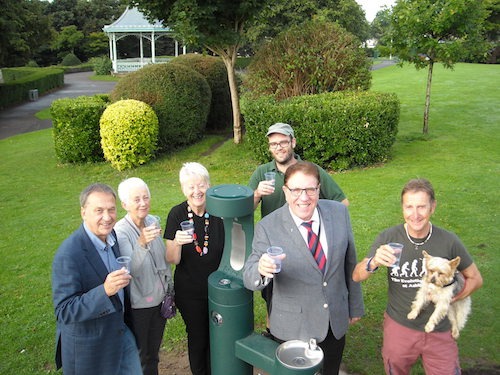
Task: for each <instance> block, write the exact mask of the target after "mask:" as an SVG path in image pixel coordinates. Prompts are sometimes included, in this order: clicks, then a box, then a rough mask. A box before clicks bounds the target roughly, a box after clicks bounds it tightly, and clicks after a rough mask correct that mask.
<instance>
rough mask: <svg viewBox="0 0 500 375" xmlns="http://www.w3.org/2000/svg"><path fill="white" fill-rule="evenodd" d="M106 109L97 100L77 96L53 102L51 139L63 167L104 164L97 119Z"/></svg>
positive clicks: (96, 98)
mask: <svg viewBox="0 0 500 375" xmlns="http://www.w3.org/2000/svg"><path fill="white" fill-rule="evenodd" d="M105 108H106V102H105V101H104V100H102V99H101V98H100V97H91V96H80V97H78V98H64V99H57V100H54V101H53V102H52V105H51V107H50V114H51V117H52V125H53V130H52V135H53V137H54V148H55V152H56V156H57V158H58V159H59V161H60V162H62V163H83V162H96V161H102V160H103V152H102V149H101V136H100V135H99V119H100V118H101V115H102V113H103V112H104V110H105Z"/></svg>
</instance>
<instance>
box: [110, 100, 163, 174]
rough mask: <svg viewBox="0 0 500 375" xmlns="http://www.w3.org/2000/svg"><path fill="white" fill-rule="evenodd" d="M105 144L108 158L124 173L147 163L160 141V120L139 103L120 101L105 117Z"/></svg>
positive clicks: (150, 109)
mask: <svg viewBox="0 0 500 375" xmlns="http://www.w3.org/2000/svg"><path fill="white" fill-rule="evenodd" d="M100 126H101V145H102V149H103V151H104V157H105V158H106V160H108V161H109V162H111V165H112V166H113V168H115V169H117V170H119V171H121V170H124V169H128V168H133V167H137V166H139V165H141V164H145V163H147V162H148V161H149V160H151V158H152V157H153V155H154V153H155V150H156V145H157V142H158V117H157V116H156V114H155V112H154V110H153V109H152V108H151V107H150V106H149V105H148V104H146V103H144V102H141V101H139V100H134V99H128V100H120V101H117V102H116V103H113V104H111V105H109V106H108V107H107V108H106V110H105V111H104V113H103V114H102V116H101V120H100Z"/></svg>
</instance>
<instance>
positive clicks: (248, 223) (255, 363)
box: [207, 185, 323, 375]
mask: <svg viewBox="0 0 500 375" xmlns="http://www.w3.org/2000/svg"><path fill="white" fill-rule="evenodd" d="M207 211H208V213H209V214H210V215H214V216H219V217H222V218H223V221H224V230H225V245H224V252H223V255H222V260H221V263H220V266H219V268H218V270H217V271H215V272H214V273H212V274H211V275H210V276H209V278H208V304H209V306H208V307H209V319H210V351H211V353H210V358H211V366H212V375H252V374H253V368H254V367H255V368H258V369H261V370H262V371H264V372H266V373H268V374H270V375H292V374H311V375H314V374H316V373H317V372H318V371H319V369H320V368H321V363H322V359H323V352H322V351H321V349H320V348H319V347H317V346H316V345H315V342H314V340H311V341H310V342H309V343H306V342H303V341H299V340H293V341H287V342H285V343H282V344H278V343H277V342H275V341H273V340H271V339H269V338H266V337H264V336H262V335H259V334H257V333H254V314H253V292H251V291H250V290H248V289H246V288H245V287H244V285H243V266H244V264H245V260H246V259H247V257H248V256H249V255H250V253H251V251H252V239H253V231H254V216H253V212H254V203H253V190H252V189H250V188H249V187H247V186H242V185H218V186H214V187H211V188H209V189H208V190H207Z"/></svg>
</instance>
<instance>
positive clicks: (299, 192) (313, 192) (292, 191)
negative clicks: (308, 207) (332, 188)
mask: <svg viewBox="0 0 500 375" xmlns="http://www.w3.org/2000/svg"><path fill="white" fill-rule="evenodd" d="M285 187H286V188H287V189H288V191H289V192H290V194H292V196H294V197H295V198H298V197H300V196H301V195H302V193H303V192H304V191H305V192H306V194H307V195H308V196H309V197H314V196H315V195H316V193H317V192H318V189H319V187H317V186H316V187H308V188H304V189H299V188H297V189H290V188H289V187H288V186H286V185H285Z"/></svg>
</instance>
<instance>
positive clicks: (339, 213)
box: [243, 199, 364, 342]
mask: <svg viewBox="0 0 500 375" xmlns="http://www.w3.org/2000/svg"><path fill="white" fill-rule="evenodd" d="M318 210H319V213H320V217H321V221H322V227H321V230H322V231H324V233H325V234H326V239H327V242H328V259H327V263H326V269H325V274H324V275H323V273H322V272H321V271H320V269H319V267H318V265H317V264H316V261H315V260H314V258H313V256H312V254H311V252H310V250H309V248H308V247H307V244H306V242H305V241H304V238H303V237H302V235H301V234H300V231H299V229H298V228H297V226H296V225H295V222H294V221H293V218H292V216H291V214H290V211H289V206H288V204H285V205H284V206H283V207H281V208H279V209H277V210H276V211H274V212H272V213H271V214H269V215H267V216H266V217H264V218H263V219H262V220H261V221H260V222H259V223H257V225H256V227H255V235H254V238H253V243H252V253H251V254H250V256H249V257H248V259H247V261H246V263H245V267H244V270H243V280H244V283H245V287H247V288H248V289H250V290H261V289H263V288H264V286H265V285H264V284H263V283H262V282H261V281H262V278H261V275H260V274H259V271H258V263H259V259H260V257H261V256H262V254H263V253H265V252H266V249H267V248H268V247H269V246H271V245H275V246H281V247H282V248H283V250H284V252H285V253H286V258H285V259H284V260H283V262H282V267H281V272H280V273H278V274H276V275H275V277H274V279H273V297H272V302H271V314H270V328H271V332H272V334H273V335H274V336H275V337H277V338H279V339H281V340H296V339H298V340H304V341H308V340H309V339H310V338H315V339H316V340H317V341H318V342H322V341H323V340H324V339H325V337H326V335H327V333H328V328H329V327H331V329H332V332H333V334H334V335H335V337H336V338H337V339H340V338H342V336H344V335H345V334H346V332H347V329H348V327H349V318H354V317H361V316H363V315H364V305H363V296H362V292H361V285H360V284H359V283H356V282H354V281H353V280H352V271H353V270H354V267H355V266H356V263H357V259H356V249H355V246H354V238H353V234H352V228H351V222H350V218H349V213H348V211H347V208H346V207H345V206H344V205H343V204H341V203H339V202H335V201H330V200H321V199H320V200H319V202H318Z"/></svg>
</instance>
